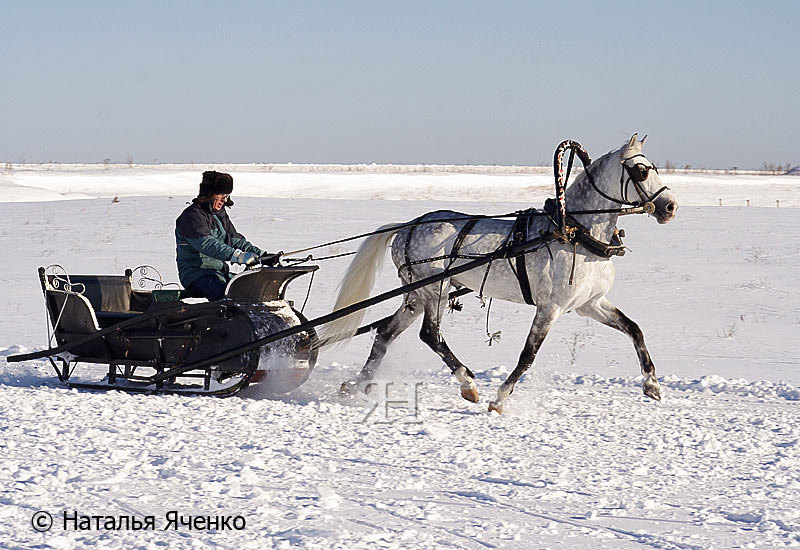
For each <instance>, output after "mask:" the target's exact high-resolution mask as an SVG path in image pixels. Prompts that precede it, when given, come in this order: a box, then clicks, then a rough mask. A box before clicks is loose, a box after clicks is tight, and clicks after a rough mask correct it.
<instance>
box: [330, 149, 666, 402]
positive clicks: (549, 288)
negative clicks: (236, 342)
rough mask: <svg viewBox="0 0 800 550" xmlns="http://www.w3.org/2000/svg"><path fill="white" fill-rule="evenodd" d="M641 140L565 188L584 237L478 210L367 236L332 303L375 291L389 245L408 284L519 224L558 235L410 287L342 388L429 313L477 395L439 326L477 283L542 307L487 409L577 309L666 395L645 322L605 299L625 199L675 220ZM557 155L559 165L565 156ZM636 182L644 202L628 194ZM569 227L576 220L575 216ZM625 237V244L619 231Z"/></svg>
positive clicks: (448, 357)
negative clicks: (621, 336) (607, 330)
mask: <svg viewBox="0 0 800 550" xmlns="http://www.w3.org/2000/svg"><path fill="white" fill-rule="evenodd" d="M646 137H647V136H645V138H646ZM644 141H645V139H644V138H643V139H642V140H641V141H639V140H638V139H637V134H634V135H633V136H632V137H631V138H630V140H629V141H628V142H627V143H626V144H625V145H623V146H622V147H621V148H619V149H616V150H612V151H610V152H608V153H607V154H605V155H603V156H602V157H600V158H599V159H597V160H596V161H594V162H591V160H589V162H591V164H588V165H587V166H586V169H585V170H584V171H583V172H582V173H581V174H579V175H578V176H577V177H576V178H575V181H574V183H572V184H571V185H570V186H569V187H568V188H566V191H565V194H564V198H565V201H564V202H563V203H562V204H566V205H569V207H570V208H571V210H569V211H567V214H568V216H569V217H568V219H569V220H570V222H571V224H572V225H573V226H575V227H578V228H581V229H582V230H583V233H584V234H585V238H583V239H579V240H574V239H570V238H568V236H564V235H561V234H560V232H559V231H558V227H557V226H558V225H559V224H558V221H559V220H558V218H557V216H553V215H548V216H545V215H534V216H530V217H528V218H527V222H526V224H525V225H527V227H524V226H520V225H519V221H518V220H516V221H515V220H506V219H496V218H490V217H483V216H476V217H474V218H471V217H470V216H469V215H465V214H463V213H459V212H453V211H436V212H429V213H427V214H424V215H422V216H420V217H418V218H416V219H415V220H413V222H410V223H401V224H388V225H385V226H382V227H381V228H380V229H379V230H378V231H377V232H376V233H375V234H373V235H371V236H369V237H367V238H366V239H365V240H364V241H363V243H362V244H361V246H360V247H359V249H358V252H357V254H356V255H355V257H354V259H353V260H352V262H351V263H350V266H349V267H348V269H347V270H346V272H345V275H344V278H343V279H342V281H341V283H340V285H339V289H340V290H339V293H338V296H337V299H336V302H335V305H334V311H335V310H338V309H341V308H343V307H346V306H348V305H351V304H354V303H356V302H359V301H361V300H364V299H366V298H368V297H369V293H370V290H371V289H372V286H373V283H374V281H375V276H376V274H377V272H378V271H379V269H380V267H381V264H382V262H383V258H384V256H385V251H386V248H387V247H388V246H389V245H390V244H391V257H392V261H393V262H394V264H395V266H397V268H398V275H399V277H400V279H401V280H402V282H403V283H404V284H408V283H410V282H411V281H413V280H415V279H416V280H420V279H422V278H424V277H427V276H430V275H434V274H438V273H443V272H444V271H445V270H446V269H447V268H448V267H451V266H453V265H459V264H463V262H465V261H468V259H469V258H474V257H480V256H482V255H486V254H489V253H492V252H494V251H496V250H497V249H498V248H499V247H503V246H509V243H510V242H513V240H514V236H513V235H512V234H514V233H515V232H516V233H517V235H519V234H520V232H521V233H524V236H527V238H528V239H530V238H531V236H539V235H556V236H558V237H559V238H555V237H553V238H551V239H549V240H548V239H544V240H541V239H540V241H541V242H540V243H539V244H540V245H539V246H534V247H531V249H530V251H527V252H525V253H524V254H523V255H521V256H518V257H517V258H515V260H516V261H515V262H513V261H512V260H511V259H509V260H508V261H505V260H503V261H493V262H492V263H490V264H489V268H483V267H479V268H476V269H472V270H468V271H466V272H464V273H460V274H457V275H454V276H451V277H449V278H447V279H444V280H442V281H441V282H439V283H435V284H430V285H428V286H424V287H422V288H419V289H417V290H413V291H410V292H408V293H407V294H405V296H404V300H403V303H402V305H401V306H400V307H399V308H398V309H397V311H396V312H395V313H394V315H392V316H391V319H390V320H389V321H388V322H386V323H384V324H382V325H381V326H379V327H378V328H377V330H376V335H375V339H374V342H373V345H372V349H371V351H370V354H369V357H368V359H367V361H366V363H365V364H364V367H363V368H362V370H361V372H360V373H359V374H358V376H357V377H356V378H355V379H352V380H348V381H346V382H344V383H343V384H342V386H341V390H340V392H341V394H342V395H345V396H346V395H349V396H353V395H355V392H357V391H358V387H359V384H361V383H364V382H369V381H370V380H372V379H373V378H374V376H375V373H376V371H377V369H378V367H379V365H380V363H381V360H382V359H383V357H384V355H385V354H386V351H387V348H388V346H389V345H390V344H391V343H392V341H394V340H395V338H397V336H398V335H399V334H400V333H402V332H403V331H404V330H406V329H407V328H408V327H409V326H410V325H411V324H412V322H413V321H414V320H415V319H417V317H419V316H420V315H423V320H422V328H421V329H420V332H419V336H420V339H421V340H422V341H423V342H424V343H425V344H427V345H428V346H429V347H430V348H431V349H432V350H433V351H434V352H436V354H438V355H439V357H441V359H442V360H443V361H444V363H445V364H446V365H447V366H448V367H449V368H450V371H451V372H452V374H453V375H454V376H455V377H456V379H457V380H458V381H459V383H460V386H461V395H462V397H463V398H464V399H467V400H468V401H472V402H477V401H478V400H479V396H478V388H477V385H476V384H475V381H474V374H473V373H472V372H471V371H470V370H469V368H467V366H466V365H464V364H463V363H462V362H461V361H460V360H459V359H458V358H457V357H456V356H455V355H454V354H453V352H452V351H451V350H450V348H449V347H448V345H447V342H446V341H445V339H444V338H443V336H442V335H441V333H440V332H439V324H440V321H441V317H442V314H443V313H444V311H445V310H446V308H447V302H448V294H449V291H450V289H451V288H455V289H469V290H472V291H476V292H478V293H479V294H480V296H482V297H486V298H496V299H501V300H507V301H511V302H516V303H521V304H525V303H527V304H532V305H535V307H536V314H535V316H534V318H533V323H532V325H531V329H530V332H529V334H528V337H527V340H526V342H525V345H524V347H523V349H522V352H521V354H520V356H519V360H518V361H517V365H516V367H515V368H514V370H513V372H512V373H511V374H510V375H509V376H508V377H507V379H506V380H505V381H504V382H503V383H502V384H501V385H500V387H499V389H498V391H497V397H496V399H495V400H494V401H491V402H490V403H489V411H497V412H498V413H502V412H503V409H504V406H505V403H506V400H507V399H508V397H509V396H510V395H511V393H512V392H513V390H514V386H515V384H516V383H517V381H518V380H519V378H520V377H521V376H522V374H523V373H524V372H525V371H526V370H527V369H528V368H529V367H530V366H531V365H532V364H533V362H534V359H535V357H536V353H537V351H538V350H539V347H540V346H541V345H542V342H543V341H544V339H545V337H546V336H547V333H548V331H549V330H550V328H551V327H552V326H553V324H554V323H555V322H556V320H557V319H558V318H559V317H560V316H561V315H562V314H563V313H565V312H568V311H576V312H577V313H578V314H580V315H582V316H585V317H590V318H592V319H594V320H596V321H598V322H600V323H602V324H604V325H607V326H609V327H612V328H614V329H617V330H619V331H621V332H623V333H625V334H627V335H628V336H629V337H630V339H631V340H632V341H633V345H634V348H635V350H636V353H637V355H638V359H639V365H640V368H641V373H642V375H643V376H644V382H643V384H642V389H643V392H644V394H645V395H646V396H648V397H650V398H652V399H655V400H660V399H661V390H660V386H659V383H658V378H657V377H656V371H655V366H654V364H653V361H652V359H651V358H650V354H649V352H648V351H647V347H646V346H645V342H644V335H643V334H642V330H641V329H640V328H639V325H637V324H636V323H635V322H634V321H632V320H631V319H630V318H629V317H628V316H626V315H625V314H624V313H622V312H621V311H620V310H619V309H617V308H616V307H615V306H614V305H613V304H612V303H611V302H610V301H609V300H608V299H607V298H606V297H605V296H606V294H607V293H608V291H609V290H610V289H611V286H612V284H613V282H614V264H613V263H612V261H611V257H610V256H611V254H609V253H604V251H607V250H612V249H616V250H617V254H619V253H620V252H621V251H622V250H621V249H624V247H623V246H616V247H614V246H613V242H612V241H614V239H615V238H616V223H617V218H618V216H619V215H620V212H622V211H623V209H622V208H620V206H632V207H639V210H640V211H641V210H642V209H643V208H642V207H645V206H647V207H648V208H647V213H648V214H650V215H651V216H653V217H655V219H656V221H658V223H660V224H665V223H667V222H669V221H671V220H672V219H673V218H674V217H675V214H676V211H677V208H678V203H677V202H676V201H675V198H674V197H673V196H672V194H671V193H670V192H669V189H668V188H667V187H665V186H663V185H662V182H661V179H660V176H659V174H658V170H657V168H656V166H655V165H654V164H653V163H652V162H650V161H649V160H648V159H647V157H645V156H644V154H643V153H642V148H643V145H644ZM565 143H567V142H565ZM571 143H575V142H571ZM587 158H588V155H587ZM570 160H571V159H570ZM558 163H559V164H558V166H559V168H560V167H561V161H560V160H559V161H558ZM631 188H633V190H634V191H635V193H636V195H638V200H634V201H630V200H629V193H630V191H631ZM552 210H554V209H551V211H552ZM570 212H572V213H573V214H570ZM562 227H569V224H567V225H565V226H562ZM520 230H521V231H520ZM573 230H574V227H573ZM533 242H536V241H535V240H534V241H533ZM618 242H619V243H620V245H621V239H619V240H618ZM598 243H599V245H598ZM606 243H608V244H606ZM603 246H605V247H606V248H605V249H604V248H603ZM598 248H599V251H598ZM520 259H521V260H520ZM363 313H364V312H363V310H362V311H360V312H357V313H353V314H351V315H348V316H346V317H343V318H341V319H338V320H336V321H333V322H332V323H330V324H328V325H326V326H325V327H324V328H323V334H322V339H323V340H324V339H326V338H327V339H330V340H342V339H346V338H347V337H350V336H352V335H353V334H355V331H356V327H358V325H359V324H360V322H361V318H362V316H363Z"/></svg>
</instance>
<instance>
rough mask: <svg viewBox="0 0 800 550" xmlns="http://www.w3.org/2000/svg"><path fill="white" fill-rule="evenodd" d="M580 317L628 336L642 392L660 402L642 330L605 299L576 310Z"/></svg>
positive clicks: (656, 381) (659, 391)
mask: <svg viewBox="0 0 800 550" xmlns="http://www.w3.org/2000/svg"><path fill="white" fill-rule="evenodd" d="M575 311H577V312H578V313H579V314H580V315H584V316H587V317H591V318H592V319H594V320H595V321H598V322H600V323H603V324H604V325H607V326H609V327H611V328H615V329H617V330H619V331H621V332H624V333H625V334H627V335H628V336H630V338H631V340H633V346H634V347H635V348H636V354H637V355H638V356H639V365H640V366H641V369H642V375H644V383H643V384H642V390H643V391H644V394H645V395H646V396H647V397H652V398H653V399H655V400H657V401H660V400H661V387H660V386H659V384H658V378H656V367H655V365H653V360H652V359H650V353H649V352H648V351H647V347H646V346H645V345H644V334H642V329H640V328H639V325H637V324H636V323H635V322H633V321H632V320H631V319H630V318H629V317H628V316H627V315H625V314H624V313H622V312H621V311H620V310H618V309H617V308H616V307H614V305H613V304H612V303H611V302H609V301H608V300H607V299H606V298H601V299H599V300H597V301H595V302H591V303H589V304H586V305H584V306H582V307H580V308H578V309H576V310H575Z"/></svg>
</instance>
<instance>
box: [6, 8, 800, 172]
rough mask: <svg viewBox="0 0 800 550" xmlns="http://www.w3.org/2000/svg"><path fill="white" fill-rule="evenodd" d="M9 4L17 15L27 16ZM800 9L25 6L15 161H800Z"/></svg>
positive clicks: (10, 19) (18, 52) (14, 75)
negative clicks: (579, 157)
mask: <svg viewBox="0 0 800 550" xmlns="http://www.w3.org/2000/svg"><path fill="white" fill-rule="evenodd" d="M10 4H11V5H10ZM799 15H800V3H798V2H789V1H787V2H781V1H775V2H769V3H756V2H735V1H726V2H722V1H720V2H664V1H662V2H630V1H629V2H580V1H579V2H533V1H531V2H522V1H520V2H514V1H502V0H500V1H492V2H489V1H487V2H471V1H458V2H457V1H436V0H427V1H419V2H418V1H403V2H388V1H386V2H384V1H363V2H362V1H346V0H342V1H337V2H332V1H319V2H305V1H298V2H289V1H286V2H266V1H265V2H185V1H172V2H163V1H159V2H151V1H137V2H127V3H114V2H100V1H98V2H81V1H74V2H15V3H4V4H3V7H2V10H1V11H0V16H2V20H3V30H2V32H0V59H2V65H0V67H2V74H3V78H2V86H0V105H2V111H0V112H2V114H0V160H1V161H4V162H19V161H21V160H22V159H24V160H26V161H27V162H41V161H50V160H52V161H58V162H102V161H103V159H106V158H108V159H111V160H112V161H115V162H125V161H126V160H127V159H128V158H129V157H132V158H133V160H134V161H135V162H143V163H150V162H296V163H303V162H317V163H334V162H335V163H361V162H366V163H370V162H376V163H384V162H395V163H456V164H464V163H472V164H542V163H549V162H550V160H551V158H552V152H553V149H554V148H555V146H556V144H557V143H558V142H559V141H561V140H562V139H565V138H571V139H576V140H578V141H580V142H581V143H583V144H584V146H586V147H587V148H588V149H589V151H590V153H592V154H593V155H594V156H599V155H600V154H602V153H604V152H606V151H608V150H609V149H612V148H614V147H616V146H618V145H619V144H621V143H622V142H623V141H624V140H625V139H627V138H628V137H629V136H630V134H631V133H633V132H635V131H638V132H640V135H641V134H649V136H650V137H649V138H648V154H649V155H650V156H651V157H652V158H654V159H656V160H657V161H659V162H661V163H664V162H666V161H668V160H669V161H672V162H673V163H675V164H677V165H679V166H683V165H685V164H690V165H692V166H696V167H719V168H728V167H732V166H738V167H740V168H757V167H759V166H760V165H761V164H762V163H763V162H772V163H787V162H788V163H791V164H793V165H796V164H800V146H799V145H800V101H799V100H798V97H799V96H800V93H798V91H799V89H800V71H798V62H797V55H798V53H800V33H798V32H797V21H798V19H800V18H799V17H798V16H799Z"/></svg>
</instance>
